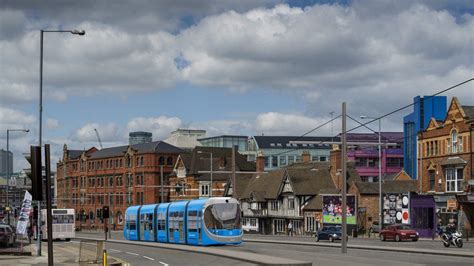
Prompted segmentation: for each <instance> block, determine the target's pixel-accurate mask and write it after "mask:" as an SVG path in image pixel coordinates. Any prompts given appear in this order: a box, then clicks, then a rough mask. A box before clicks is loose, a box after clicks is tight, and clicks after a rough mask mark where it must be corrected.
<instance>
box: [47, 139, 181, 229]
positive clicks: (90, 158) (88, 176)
mask: <svg viewBox="0 0 474 266" xmlns="http://www.w3.org/2000/svg"><path fill="white" fill-rule="evenodd" d="M181 152H183V151H182V150H181V149H179V148H177V147H175V146H172V145H170V144H168V143H165V142H162V141H157V142H150V143H141V144H135V145H127V146H119V147H112V148H105V149H102V150H97V149H96V148H91V149H89V150H86V151H81V150H68V149H67V146H66V145H64V148H63V158H62V160H60V161H59V162H58V163H57V191H58V193H57V199H56V202H57V205H58V208H74V209H75V210H76V220H77V221H76V226H77V227H80V228H101V227H102V226H103V224H102V221H101V220H100V219H99V217H98V214H99V210H100V209H102V207H103V206H104V205H105V206H109V209H110V224H111V226H112V227H113V228H116V229H121V228H122V225H123V215H124V213H125V209H126V208H127V207H128V206H130V205H138V204H150V203H158V202H160V188H159V186H160V185H161V184H160V179H161V174H163V180H164V183H165V184H167V179H168V175H169V174H170V173H171V172H172V171H173V167H174V164H175V162H176V160H177V158H178V155H179V153H181ZM168 191H169V189H165V201H168V200H169V198H168Z"/></svg>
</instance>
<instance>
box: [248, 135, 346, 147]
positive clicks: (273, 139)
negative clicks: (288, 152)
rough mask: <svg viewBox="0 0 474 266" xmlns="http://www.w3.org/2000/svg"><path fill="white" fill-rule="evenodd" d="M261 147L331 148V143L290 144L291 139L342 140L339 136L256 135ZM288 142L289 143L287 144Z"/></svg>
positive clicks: (255, 137)
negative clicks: (311, 144)
mask: <svg viewBox="0 0 474 266" xmlns="http://www.w3.org/2000/svg"><path fill="white" fill-rule="evenodd" d="M253 138H254V139H255V141H256V142H257V145H258V147H259V148H260V149H288V148H297V147H300V148H301V147H304V148H306V149H330V148H331V147H330V145H329V144H314V145H313V146H310V145H306V146H303V145H302V144H297V145H296V146H295V145H291V146H288V145H289V144H290V141H340V138H339V137H301V136H254V137H253ZM287 144H288V145H287Z"/></svg>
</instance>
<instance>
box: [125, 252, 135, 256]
mask: <svg viewBox="0 0 474 266" xmlns="http://www.w3.org/2000/svg"><path fill="white" fill-rule="evenodd" d="M125 253H127V254H130V255H134V256H138V254H137V253H133V252H125Z"/></svg>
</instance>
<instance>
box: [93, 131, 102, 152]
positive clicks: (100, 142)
mask: <svg viewBox="0 0 474 266" xmlns="http://www.w3.org/2000/svg"><path fill="white" fill-rule="evenodd" d="M94 131H95V134H96V135H97V139H98V140H99V145H100V149H101V150H102V149H103V148H104V147H102V141H101V140H100V136H99V131H97V128H94Z"/></svg>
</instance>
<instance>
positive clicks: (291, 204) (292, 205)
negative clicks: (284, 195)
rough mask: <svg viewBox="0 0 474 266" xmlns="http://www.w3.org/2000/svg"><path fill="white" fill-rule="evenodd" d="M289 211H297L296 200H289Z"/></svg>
mask: <svg viewBox="0 0 474 266" xmlns="http://www.w3.org/2000/svg"><path fill="white" fill-rule="evenodd" d="M288 209H289V210H294V209H295V199H294V198H288Z"/></svg>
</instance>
